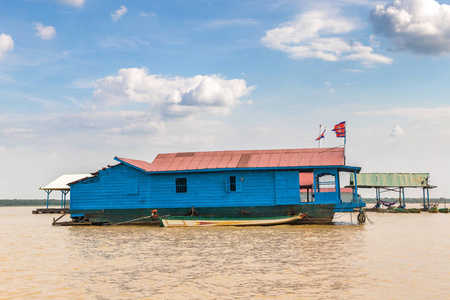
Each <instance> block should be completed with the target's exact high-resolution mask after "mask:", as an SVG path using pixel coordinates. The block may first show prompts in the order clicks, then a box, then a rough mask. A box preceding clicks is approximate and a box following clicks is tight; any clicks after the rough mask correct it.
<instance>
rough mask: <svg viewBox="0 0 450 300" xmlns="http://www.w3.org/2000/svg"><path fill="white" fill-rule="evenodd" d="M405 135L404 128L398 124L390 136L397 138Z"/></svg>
mask: <svg viewBox="0 0 450 300" xmlns="http://www.w3.org/2000/svg"><path fill="white" fill-rule="evenodd" d="M400 135H403V128H401V127H400V124H397V126H395V128H394V129H392V131H391V133H390V134H389V136H390V137H397V136H400Z"/></svg>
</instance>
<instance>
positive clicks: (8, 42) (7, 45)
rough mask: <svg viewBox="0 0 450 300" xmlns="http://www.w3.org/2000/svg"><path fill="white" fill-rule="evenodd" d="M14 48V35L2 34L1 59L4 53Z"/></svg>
mask: <svg viewBox="0 0 450 300" xmlns="http://www.w3.org/2000/svg"><path fill="white" fill-rule="evenodd" d="M13 48H14V41H13V39H12V37H11V36H10V35H8V34H5V33H2V34H0V59H3V55H4V54H5V53H6V52H8V51H12V50H13Z"/></svg>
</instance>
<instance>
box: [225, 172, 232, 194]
mask: <svg viewBox="0 0 450 300" xmlns="http://www.w3.org/2000/svg"><path fill="white" fill-rule="evenodd" d="M225 191H227V193H229V192H230V191H231V189H230V177H229V176H226V177H225Z"/></svg>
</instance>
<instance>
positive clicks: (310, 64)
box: [0, 0, 450, 198]
mask: <svg viewBox="0 0 450 300" xmlns="http://www.w3.org/2000/svg"><path fill="white" fill-rule="evenodd" d="M448 3H449V2H448V1H439V2H437V1H433V0H401V1H400V0H399V1H394V2H383V1H366V0H342V1H290V0H282V1H275V0H273V1H269V0H260V1H244V0H242V1H218V0H217V1H207V0H203V1H156V0H154V1H131V0H123V1H115V0H17V1H6V0H0V91H1V94H0V162H1V164H2V171H1V172H0V198H42V197H45V193H44V192H42V191H39V190H38V188H39V187H40V186H44V185H46V184H47V183H49V182H50V181H52V180H53V179H55V178H57V177H58V176H60V175H62V174H70V173H89V172H94V171H96V170H98V169H99V168H102V167H104V166H106V165H108V164H114V163H115V161H114V160H113V157H114V156H116V155H117V156H121V157H129V158H134V159H142V160H147V161H152V160H153V158H154V157H155V156H156V154H158V153H164V152H183V151H204V150H242V149H281V148H314V147H317V143H316V142H315V138H316V137H317V136H318V134H319V124H322V126H323V127H326V128H327V132H326V135H325V139H324V140H323V143H324V144H323V146H325V147H334V146H339V145H342V143H343V140H342V139H338V138H336V137H334V136H333V134H332V132H331V129H332V127H333V125H334V124H337V123H339V122H341V121H344V120H345V121H346V122H347V133H348V137H347V163H348V164H350V165H357V166H361V167H362V168H363V172H429V173H430V175H431V183H432V184H435V185H438V186H439V187H438V189H435V190H433V191H432V193H431V195H432V196H433V197H450V187H449V186H448V185H447V178H448V175H447V173H446V171H447V170H448V169H449V168H450V154H449V151H448V149H449V148H450V130H449V128H450V104H449V96H448V92H449V83H448V82H449V78H450V76H449V75H450V74H449V73H450V65H449V64H450V61H449V53H450V6H448V5H447V4H448ZM372 194H373V195H372ZM366 195H367V196H374V193H371V192H367V193H366ZM417 195H419V196H420V195H421V192H420V193H417V192H410V191H407V192H406V196H407V197H408V196H409V197H416V196H417ZM392 196H395V195H392Z"/></svg>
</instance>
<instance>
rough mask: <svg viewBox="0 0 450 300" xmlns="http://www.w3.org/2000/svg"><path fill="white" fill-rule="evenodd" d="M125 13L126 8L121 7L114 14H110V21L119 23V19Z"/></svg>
mask: <svg viewBox="0 0 450 300" xmlns="http://www.w3.org/2000/svg"><path fill="white" fill-rule="evenodd" d="M126 13H127V8H126V7H125V6H123V5H121V6H120V8H119V9H118V10H116V11H115V12H113V13H111V19H112V20H113V21H114V22H116V21H119V20H120V18H122V16H123V15H124V14H126Z"/></svg>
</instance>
